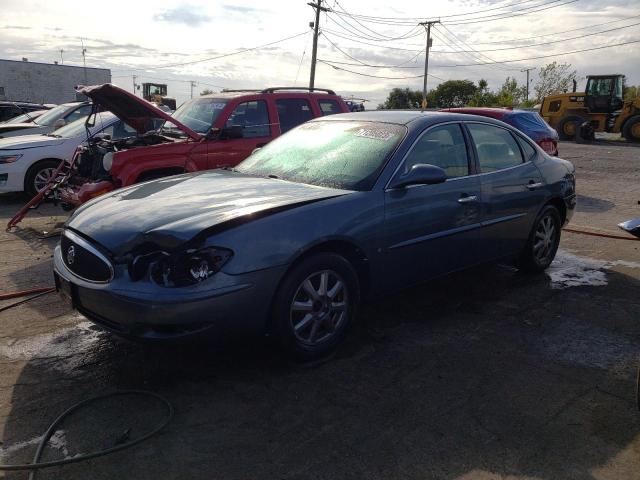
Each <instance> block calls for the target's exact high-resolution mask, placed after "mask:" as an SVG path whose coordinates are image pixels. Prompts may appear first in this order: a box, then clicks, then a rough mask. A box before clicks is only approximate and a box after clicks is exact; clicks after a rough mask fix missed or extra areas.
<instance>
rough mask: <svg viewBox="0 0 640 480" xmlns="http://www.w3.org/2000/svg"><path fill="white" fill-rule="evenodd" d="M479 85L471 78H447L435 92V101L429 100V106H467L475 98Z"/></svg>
mask: <svg viewBox="0 0 640 480" xmlns="http://www.w3.org/2000/svg"><path fill="white" fill-rule="evenodd" d="M477 91H478V87H476V86H475V84H474V83H473V82H472V81H471V80H447V81H446V82H442V83H441V84H440V85H438V86H437V87H436V88H435V90H432V91H431V92H429V93H430V94H431V93H433V99H434V101H433V103H432V102H431V101H429V97H428V96H427V101H428V105H429V107H436V106H437V107H440V108H451V107H465V106H467V105H468V104H469V102H470V101H471V100H472V99H473V97H474V95H475V94H476V92H477Z"/></svg>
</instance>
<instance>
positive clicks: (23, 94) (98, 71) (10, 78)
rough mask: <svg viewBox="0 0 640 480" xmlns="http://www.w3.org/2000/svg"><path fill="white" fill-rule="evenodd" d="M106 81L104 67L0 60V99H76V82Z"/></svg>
mask: <svg viewBox="0 0 640 480" xmlns="http://www.w3.org/2000/svg"><path fill="white" fill-rule="evenodd" d="M110 82H111V70H109V69H107V68H89V67H87V68H84V67H77V66H71V65H58V64H57V63H38V62H29V61H27V60H26V59H24V60H23V61H16V60H1V59H0V100H12V101H16V102H18V101H22V102H35V103H56V104H60V103H65V102H72V101H74V100H76V99H77V97H76V91H75V90H74V87H75V86H76V85H97V84H101V83H110Z"/></svg>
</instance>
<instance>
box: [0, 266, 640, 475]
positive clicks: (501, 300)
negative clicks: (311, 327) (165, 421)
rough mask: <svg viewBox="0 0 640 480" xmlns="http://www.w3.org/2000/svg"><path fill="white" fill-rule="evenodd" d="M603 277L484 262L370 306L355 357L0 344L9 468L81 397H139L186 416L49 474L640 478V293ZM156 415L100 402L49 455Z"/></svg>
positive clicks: (85, 445) (96, 343) (81, 327)
mask: <svg viewBox="0 0 640 480" xmlns="http://www.w3.org/2000/svg"><path fill="white" fill-rule="evenodd" d="M606 277H607V282H608V283H607V285H602V286H597V287H596V286H592V287H576V288H565V289H559V288H554V285H553V283H552V281H551V280H550V279H549V278H548V277H547V276H546V275H536V276H527V275H522V274H520V273H518V272H515V271H514V270H513V269H511V268H508V267H504V266H499V265H491V266H485V267H481V268H476V269H474V270H472V271H468V272H465V273H461V274H456V275H452V276H450V277H446V278H443V279H440V280H438V281H435V282H432V283H430V284H428V285H424V286H421V287H416V288H413V289H411V290H408V291H405V292H403V293H401V294H397V295H394V296H392V297H388V298H384V299H379V300H377V301H373V302H372V303H370V304H367V305H366V306H364V307H363V308H362V310H361V312H360V315H359V321H358V322H357V325H356V326H355V328H354V329H353V332H352V334H351V335H350V337H349V339H348V341H347V342H346V344H345V345H344V346H343V347H341V348H340V349H339V350H338V351H337V352H336V353H335V354H333V355H332V356H330V357H328V358H325V359H322V360H317V361H315V362H307V363H297V362H295V361H292V360H290V359H289V358H287V357H286V356H284V355H282V354H280V353H278V352H277V351H276V350H274V349H273V348H271V346H270V345H269V344H268V343H266V342H261V341H242V342H240V341H235V342H232V343H228V344H226V345H222V346H216V347H211V346H205V345H197V346H196V345H165V346H150V345H140V344H134V343H129V342H126V341H121V340H118V339H116V338H114V337H113V336H111V335H110V334H107V333H105V332H101V331H100V330H99V329H97V328H96V327H94V326H92V325H91V324H90V323H88V322H86V321H84V320H82V319H79V320H78V321H76V322H74V324H72V325H69V326H67V327H64V328H61V329H58V330H56V332H55V333H50V334H45V335H41V336H38V337H36V338H34V337H29V336H26V337H25V338H21V339H18V340H17V341H16V342H14V343H13V345H11V346H8V347H7V346H4V347H3V348H2V349H0V359H3V358H4V362H5V365H7V366H9V365H11V368H12V369H15V372H13V377H14V380H13V384H12V386H11V388H12V391H11V395H10V398H8V399H7V400H8V401H9V402H10V407H9V408H8V409H7V411H6V418H5V420H4V424H5V425H4V430H3V435H2V444H1V445H0V447H2V448H3V449H5V450H4V451H5V452H10V453H8V454H7V455H5V458H4V460H3V461H4V462H8V461H11V462H12V463H16V462H21V461H28V460H29V458H30V454H31V453H32V452H33V448H34V443H35V440H33V439H36V438H37V436H38V435H40V434H41V433H42V432H43V431H44V430H45V429H46V427H47V426H48V423H49V422H50V421H51V420H52V419H53V418H54V417H55V416H57V415H58V414H59V413H60V412H61V411H63V410H64V409H66V408H67V407H69V406H70V405H72V404H73V403H75V402H77V401H79V400H82V399H85V398H88V397H89V396H92V395H96V394H99V393H104V392H109V391H114V390H118V389H129V388H136V389H147V390H151V391H154V392H158V393H161V394H162V395H165V396H166V397H167V398H168V399H169V400H170V401H171V402H172V404H173V405H174V407H175V409H176V416H175V418H174V419H173V421H172V422H171V424H170V425H169V426H168V427H167V428H166V429H165V430H164V431H163V433H162V434H161V435H159V436H156V437H154V438H152V439H150V440H149V441H147V442H145V443H144V444H142V445H140V446H138V447H134V448H133V449H131V450H129V451H125V452H121V453H117V454H113V455H111V456H109V457H104V458H101V459H96V460H92V461H91V462H87V463H82V464H77V465H72V466H68V467H62V468H55V469H51V470H45V471H42V472H41V473H40V475H39V477H38V478H39V479H40V480H43V479H53V478H65V479H66V480H73V479H76V478H78V479H80V478H87V474H88V473H90V474H91V475H90V476H91V478H92V479H113V478H136V479H147V478H148V479H151V478H163V479H187V478H188V479H210V478H225V479H233V478H242V479H247V478H250V479H253V478H255V479H264V478H295V479H299V478H300V479H302V478H429V479H447V480H448V479H456V478H465V479H466V478H469V479H471V478H479V477H483V475H484V477H483V478H489V477H491V478H493V476H494V475H502V476H523V477H525V476H526V477H534V478H539V479H549V480H551V479H557V478H594V477H595V475H594V472H595V471H597V470H598V469H600V468H603V466H604V465H608V464H609V465H613V466H614V467H615V468H617V470H616V472H617V473H618V474H619V475H621V476H622V477H625V478H630V477H631V476H632V475H633V474H635V473H637V468H638V459H637V458H635V457H633V456H626V457H625V455H624V454H623V452H624V451H625V449H627V448H628V447H629V445H630V444H631V443H632V442H634V441H636V442H637V438H638V433H639V432H640V419H639V417H638V415H637V412H636V411H635V404H634V401H635V400H634V398H635V396H634V395H635V389H634V388H635V387H634V379H635V360H636V359H637V358H638V355H639V354H640V347H638V344H639V342H638V341H637V340H638V338H639V337H640V327H639V326H638V325H637V321H635V320H634V319H637V318H638V317H639V316H640V304H639V302H638V300H637V295H636V293H637V291H638V289H639V288H640V282H638V281H637V280H635V279H633V278H631V277H629V276H627V275H624V274H623V273H618V272H615V271H608V272H606ZM36 302H37V301H36ZM34 308H38V307H37V306H34ZM0 320H3V321H5V320H6V319H1V318H0ZM54 320H55V319H54ZM25 352H26V353H25ZM118 409H120V410H118ZM161 417H162V411H161V409H160V408H159V406H158V405H152V404H145V403H144V402H143V401H142V400H140V399H129V400H127V401H126V402H124V403H122V404H118V405H101V406H100V408H98V406H97V407H95V408H91V409H87V410H86V411H84V412H80V413H78V415H76V416H74V417H73V418H70V419H69V420H68V421H67V422H65V423H64V424H63V425H62V427H61V431H62V433H60V432H58V435H57V437H56V443H55V444H54V446H53V447H54V448H50V449H49V451H48V453H47V455H49V456H48V457H47V458H59V457H60V456H65V455H66V456H73V455H75V454H77V453H81V452H87V451H88V450H91V449H98V448H104V447H106V446H110V445H112V444H113V442H114V441H115V439H116V438H117V437H118V436H120V435H121V434H122V432H124V431H126V430H127V429H128V428H131V427H132V425H133V426H134V428H133V429H132V431H131V435H132V437H135V436H136V435H139V434H141V432H142V431H146V430H145V429H147V430H148V429H150V428H152V426H153V425H154V424H155V423H157V422H159V421H160V420H161ZM18 442H27V447H26V448H17V447H16V444H18ZM29 442H31V443H29ZM625 459H626V460H625ZM625 462H626V463H625ZM627 471H629V472H630V474H629V476H625V472H627ZM633 472H635V473H633ZM6 478H7V479H21V478H24V474H23V473H9V474H7V476H6Z"/></svg>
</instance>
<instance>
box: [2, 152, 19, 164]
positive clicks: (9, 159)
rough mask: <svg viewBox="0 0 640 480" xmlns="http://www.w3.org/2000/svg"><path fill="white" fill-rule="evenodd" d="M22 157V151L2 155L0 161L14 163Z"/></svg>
mask: <svg viewBox="0 0 640 480" xmlns="http://www.w3.org/2000/svg"><path fill="white" fill-rule="evenodd" d="M20 157H22V154H21V153H19V154H17V155H0V163H13V162H15V161H16V160H18V159H19V158H20Z"/></svg>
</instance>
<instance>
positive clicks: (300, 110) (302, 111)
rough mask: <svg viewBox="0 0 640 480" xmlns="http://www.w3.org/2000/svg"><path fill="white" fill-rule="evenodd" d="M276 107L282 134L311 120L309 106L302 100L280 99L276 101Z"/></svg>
mask: <svg viewBox="0 0 640 480" xmlns="http://www.w3.org/2000/svg"><path fill="white" fill-rule="evenodd" d="M276 107H277V109H278V119H279V121H280V131H281V132H282V133H285V132H288V131H289V130H291V129H292V128H293V127H297V126H298V125H300V124H302V123H304V122H306V121H307V120H311V119H312V118H313V112H312V111H311V105H310V104H309V101H308V100H306V99H304V98H282V99H279V100H276Z"/></svg>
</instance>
